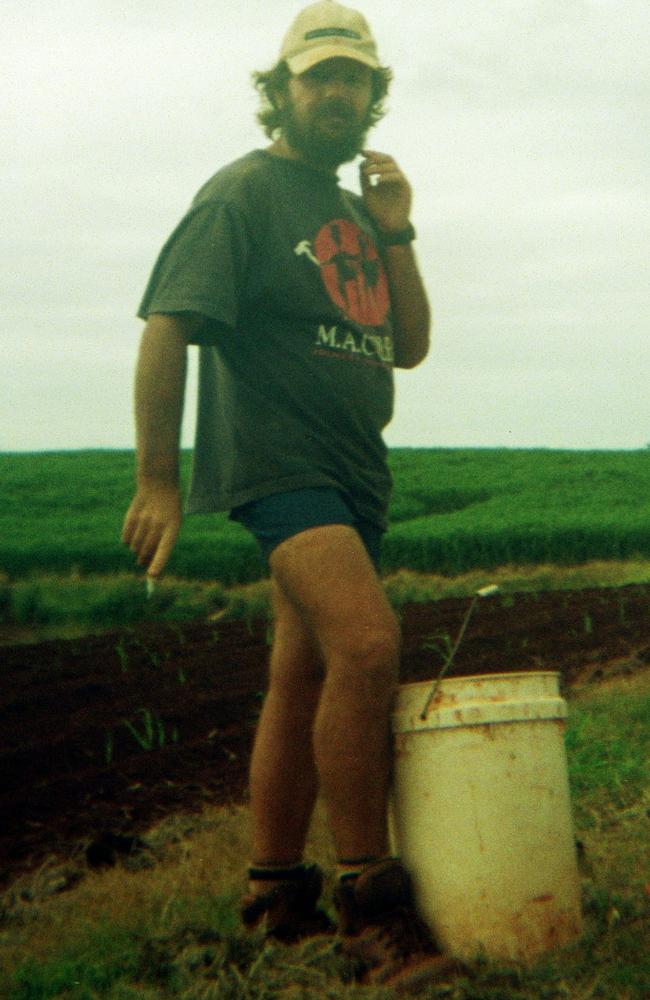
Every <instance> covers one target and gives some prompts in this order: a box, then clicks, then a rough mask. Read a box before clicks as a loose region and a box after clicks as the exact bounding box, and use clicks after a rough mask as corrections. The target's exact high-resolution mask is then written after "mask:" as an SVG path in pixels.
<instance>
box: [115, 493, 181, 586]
mask: <svg viewBox="0 0 650 1000" xmlns="http://www.w3.org/2000/svg"><path fill="white" fill-rule="evenodd" d="M182 517H183V515H182V505H181V495H180V490H179V489H178V487H176V486H166V485H163V484H162V483H153V484H147V485H144V486H143V485H141V486H140V487H139V488H138V492H137V493H136V495H135V497H134V498H133V502H132V503H131V506H130V507H129V509H128V511H127V514H126V517H125V519H124V527H123V529H122V541H123V542H124V544H125V545H128V546H129V548H130V549H131V551H132V552H134V553H135V555H136V557H137V560H138V565H139V566H142V567H143V568H144V569H146V571H147V576H149V577H152V578H155V577H158V576H160V574H161V573H162V571H163V570H164V568H165V566H166V564H167V560H168V559H169V557H170V555H171V553H172V549H173V548H174V545H175V544H176V539H177V538H178V533H179V531H180V527H181V521H182Z"/></svg>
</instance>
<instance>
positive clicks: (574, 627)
mask: <svg viewBox="0 0 650 1000" xmlns="http://www.w3.org/2000/svg"><path fill="white" fill-rule="evenodd" d="M467 608H468V601H467V599H463V600H457V599H450V600H444V601H439V602H436V603H429V604H412V605H408V606H406V607H405V608H403V609H402V612H401V614H402V624H403V643H404V645H403V657H402V680H403V681H410V680H426V679H428V678H432V677H435V676H436V674H437V673H438V671H439V670H440V667H441V665H442V663H443V661H444V657H445V655H446V652H447V651H448V649H449V646H450V643H451V642H453V640H454V638H455V636H456V634H457V632H458V629H459V626H460V624H461V621H462V619H463V616H464V615H465V613H466V611H467ZM0 657H1V659H2V684H1V685H0V816H2V823H1V824H0V882H7V881H8V880H9V879H11V878H13V877H14V876H15V875H16V874H18V873H19V872H20V871H22V870H25V869H29V868H31V867H33V866H35V865H36V864H38V863H40V862H41V861H42V860H43V859H44V857H45V856H47V855H48V854H52V853H54V854H56V855H58V856H60V857H71V856H74V855H77V854H79V853H80V852H83V851H85V850H87V849H88V848H89V847H90V854H89V855H88V856H89V858H90V860H91V861H92V859H93V858H95V859H97V860H98V863H99V862H101V861H102V860H106V861H110V860H111V854H112V853H114V852H116V851H119V850H120V849H121V848H120V845H124V844H127V845H128V844H130V843H132V840H131V839H130V838H137V834H138V833H141V832H142V831H144V830H145V829H147V828H148V827H149V826H150V825H151V824H152V823H153V822H155V821H156V820H158V819H160V818H161V817H163V816H165V815H167V814H169V813H174V812H180V811H183V812H188V811H191V810H193V809H199V808H201V807H202V806H203V805H204V804H205V803H211V804H219V803H226V802H232V801H242V800H243V798H244V796H245V788H246V774H247V765H248V756H249V751H250V745H251V741H252V737H253V732H254V728H255V722H256V719H257V716H258V714H259V709H260V705H261V701H262V697H263V690H264V686H265V675H266V662H267V657H268V624H267V623H266V622H264V621H255V622H252V623H249V624H246V623H244V622H241V621H236V622H219V623H205V622H194V623H190V624H186V625H182V626H180V625H177V626H151V625H148V626H142V627H138V628H133V629H123V630H119V631H112V632H110V633H107V634H104V635H101V636H91V637H87V638H84V639H76V640H71V641H59V642H43V643H36V644H32V645H20V646H5V647H4V648H2V649H1V650H0ZM648 663H650V587H646V586H630V587H623V588H618V589H614V588H612V589H602V590H601V589H598V590H583V591H559V592H553V593H539V594H517V595H512V596H507V597H504V596H500V597H496V598H489V599H486V600H484V601H481V602H479V604H478V605H477V607H476V610H475V612H474V615H473V617H472V619H471V622H470V626H469V629H468V631H467V634H466V636H465V639H464V640H463V643H462V645H461V647H460V650H459V652H458V655H457V657H456V660H455V663H454V667H453V670H452V675H461V674H482V673H492V672H502V671H514V670H540V669H550V670H557V671H559V672H560V673H561V675H562V679H563V683H564V684H565V686H566V685H573V684H576V683H579V682H582V683H589V682H592V681H594V680H601V679H603V678H606V677H607V676H608V675H611V674H624V673H629V674H632V673H635V672H636V671H639V670H642V669H644V667H645V666H647V664H648ZM104 848H105V853H104V854H102V850H103V849H104Z"/></svg>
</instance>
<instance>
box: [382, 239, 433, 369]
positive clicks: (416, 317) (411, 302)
mask: <svg viewBox="0 0 650 1000" xmlns="http://www.w3.org/2000/svg"><path fill="white" fill-rule="evenodd" d="M386 260H387V270H388V283H389V286H390V301H391V307H392V311H393V338H394V345H395V365H396V367H397V368H415V366H416V365H419V364H420V362H421V361H424V359H425V358H426V356H427V354H428V352H429V331H430V329H431V311H430V309H429V301H428V299H427V294H426V292H425V290H424V285H423V284H422V278H421V277H420V272H419V270H418V266H417V262H416V259H415V254H414V252H413V247H412V246H411V245H410V244H407V245H406V246H399V245H398V246H389V247H386Z"/></svg>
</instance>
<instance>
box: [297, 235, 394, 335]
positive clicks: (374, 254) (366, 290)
mask: <svg viewBox="0 0 650 1000" xmlns="http://www.w3.org/2000/svg"><path fill="white" fill-rule="evenodd" d="M314 251H315V254H316V257H317V258H318V260H319V261H320V265H321V274H322V276H323V281H324V282H325V287H326V289H327V292H328V294H329V297H330V298H331V300H332V302H334V303H335V305H337V306H338V307H339V308H340V309H342V310H343V312H344V313H345V315H346V316H347V317H348V318H349V319H351V320H353V321H354V322H355V323H360V324H361V325H362V326H381V325H382V323H383V322H384V320H385V318H386V313H387V312H388V306H389V295H388V281H387V279H386V272H385V271H384V266H383V264H382V261H381V257H380V256H379V253H378V251H377V247H376V246H375V244H374V243H373V242H372V240H371V239H370V237H369V236H368V235H367V234H366V233H364V231H363V230H362V229H360V228H359V226H357V225H356V224H355V223H354V222H351V221H350V220H349V219H334V220H333V221H332V222H328V223H327V225H325V226H323V228H322V229H321V230H320V232H319V233H318V236H317V237H316V239H315V240H314Z"/></svg>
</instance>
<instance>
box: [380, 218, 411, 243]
mask: <svg viewBox="0 0 650 1000" xmlns="http://www.w3.org/2000/svg"><path fill="white" fill-rule="evenodd" d="M380 236H381V242H382V243H383V245H384V246H385V247H397V246H406V245H407V244H408V243H412V242H413V240H414V239H415V228H414V227H413V225H412V224H411V223H410V222H409V224H408V226H406V228H405V229H398V230H397V231H396V232H393V233H386V232H380Z"/></svg>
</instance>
